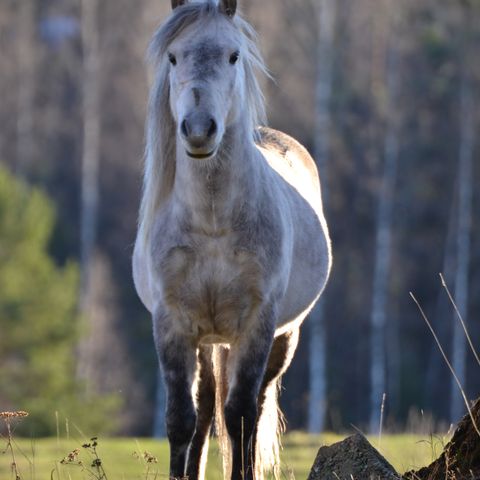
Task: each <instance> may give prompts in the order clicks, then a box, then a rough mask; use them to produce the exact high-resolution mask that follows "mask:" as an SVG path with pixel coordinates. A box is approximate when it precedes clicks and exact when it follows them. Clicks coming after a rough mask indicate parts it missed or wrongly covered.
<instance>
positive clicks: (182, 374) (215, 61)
mask: <svg viewBox="0 0 480 480" xmlns="http://www.w3.org/2000/svg"><path fill="white" fill-rule="evenodd" d="M236 7H237V5H236V1H234V0H219V1H218V3H216V2H214V1H212V0H206V1H204V2H198V1H197V2H190V3H188V2H186V1H181V0H172V12H171V13H170V15H169V17H168V18H167V19H166V20H165V22H164V23H163V24H162V25H161V26H160V27H159V29H158V30H157V31H156V33H155V34H154V36H153V39H152V41H151V45H150V50H149V52H150V60H151V63H152V67H153V71H154V77H153V80H154V81H153V85H152V87H151V91H150V97H149V104H148V113H147V122H146V148H145V166H144V184H143V193H142V199H141V205H140V212H139V224H138V231H137V238H136V241H135V247H134V252H133V277H134V283H135V287H136V290H137V293H138V295H139V297H140V299H141V300H142V302H143V304H144V305H145V307H146V308H147V309H148V310H149V311H150V312H151V315H152V321H153V337H154V342H155V347H156V350H157V354H158V359H159V364H160V369H161V372H162V374H163V378H164V382H165V386H166V390H167V402H166V415H165V418H166V429H167V437H168V441H169V445H170V477H171V478H175V479H177V478H185V477H188V478H189V479H190V480H197V479H203V478H204V476H205V461H206V452H207V448H208V441H209V436H210V431H211V429H212V428H213V425H214V424H215V425H216V426H215V430H216V433H217V434H218V435H219V437H220V439H219V440H220V444H221V445H223V449H222V457H223V460H224V474H225V477H226V478H230V479H231V480H240V479H247V480H251V479H256V480H261V479H262V478H264V474H265V472H267V471H272V470H273V472H274V474H275V476H276V477H277V478H278V474H279V448H280V447H279V431H281V430H282V424H283V420H282V416H281V413H280V412H279V409H278V400H277V393H278V392H277V388H278V385H279V381H280V378H281V376H282V374H283V373H284V372H285V370H286V368H287V367H288V365H289V364H290V361H291V359H292V356H293V353H294V351H295V348H296V346H297V342H298V332H299V327H300V324H301V323H302V321H303V320H304V319H305V317H306V315H307V314H308V313H309V311H310V309H311V308H312V307H313V305H314V304H315V302H316V301H317V299H318V298H319V296H320V294H321V292H322V291H323V289H324V286H325V284H326V282H327V279H328V276H329V272H330V266H331V248H330V240H329V236H328V229H327V224H326V221H325V217H324V214H323V208H322V200H321V192H320V180H319V176H318V172H317V169H316V166H315V163H314V161H313V159H312V158H311V156H310V155H309V154H308V152H307V151H306V150H305V148H304V147H302V146H301V145H300V144H299V143H298V142H297V141H296V140H294V139H293V138H291V137H290V136H288V135H287V134H285V133H282V132H279V131H276V130H273V129H270V128H267V127H265V126H264V125H265V124H266V118H265V102H264V97H263V95H262V91H261V89H260V86H259V81H258V79H257V74H267V75H268V71H267V70H266V67H265V65H264V62H263V60H262V57H261V55H260V53H259V51H258V48H257V46H256V34H255V32H254V30H253V28H252V27H251V26H250V25H249V24H248V23H247V22H246V21H245V20H243V19H242V18H241V16H240V15H239V14H238V13H237V12H236ZM214 417H216V418H217V421H216V423H215V422H214Z"/></svg>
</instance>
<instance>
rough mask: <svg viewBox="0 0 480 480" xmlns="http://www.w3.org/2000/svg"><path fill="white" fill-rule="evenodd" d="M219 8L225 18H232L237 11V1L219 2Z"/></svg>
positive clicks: (225, 0) (222, 0) (226, 0)
mask: <svg viewBox="0 0 480 480" xmlns="http://www.w3.org/2000/svg"><path fill="white" fill-rule="evenodd" d="M219 7H220V11H222V12H223V13H224V14H225V15H227V17H233V16H234V15H235V12H236V10H237V0H220V3H219Z"/></svg>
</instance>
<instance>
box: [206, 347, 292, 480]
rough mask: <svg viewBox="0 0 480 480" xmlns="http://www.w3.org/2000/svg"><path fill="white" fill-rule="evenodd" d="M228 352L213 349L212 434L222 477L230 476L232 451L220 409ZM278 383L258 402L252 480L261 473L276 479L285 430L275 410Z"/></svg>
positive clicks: (225, 390)
mask: <svg viewBox="0 0 480 480" xmlns="http://www.w3.org/2000/svg"><path fill="white" fill-rule="evenodd" d="M227 357H228V348H226V347H222V346H215V347H214V351H213V364H214V372H215V383H216V393H215V430H216V433H217V436H218V444H219V448H220V453H221V455H222V460H223V476H224V478H226V479H228V478H230V475H231V469H232V465H231V459H232V449H231V444H230V438H229V436H228V432H227V427H226V425H225V416H224V407H225V401H226V398H227V393H228V382H227V372H226V363H227ZM279 389H280V379H278V380H277V381H274V382H272V383H271V384H270V385H269V386H268V387H267V388H266V389H265V391H264V393H263V395H262V398H259V402H260V403H261V405H259V409H260V410H261V415H260V418H259V421H258V424H257V432H256V439H257V441H256V445H255V447H256V448H255V458H256V463H255V480H263V478H264V473H266V472H273V474H274V476H275V478H276V479H277V480H278V479H279V478H280V449H281V444H280V437H281V434H282V433H283V432H284V430H285V421H284V417H283V414H282V412H281V410H280V408H279V406H278V392H279Z"/></svg>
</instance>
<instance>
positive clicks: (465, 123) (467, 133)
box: [450, 6, 475, 422]
mask: <svg viewBox="0 0 480 480" xmlns="http://www.w3.org/2000/svg"><path fill="white" fill-rule="evenodd" d="M464 8H465V23H466V26H467V28H466V29H465V33H464V35H465V36H466V37H467V38H466V40H467V42H468V40H469V33H470V31H471V26H470V22H471V16H470V9H469V8H468V6H467V7H464ZM469 50H470V49H468V48H467V49H462V51H464V53H463V55H464V56H463V59H462V69H461V85H460V144H459V152H458V180H457V181H458V213H457V217H458V225H457V238H456V250H457V265H456V271H455V302H456V304H457V307H458V310H459V312H460V314H461V315H462V317H463V319H464V321H467V316H468V290H469V280H468V269H469V263H470V243H471V238H470V237H471V223H472V202H473V184H472V182H473V152H474V145H475V99H474V97H473V92H472V84H471V78H470V72H469V69H468V66H467V64H468V62H469V61H470V60H469V57H468V53H469ZM452 366H453V368H454V370H455V372H456V374H457V376H458V379H459V380H460V383H461V384H462V385H463V386H464V387H465V383H466V338H465V334H464V332H463V329H462V326H461V325H460V323H459V321H458V319H457V318H453V341H452ZM450 392H451V403H450V420H451V421H452V422H456V421H458V419H459V418H461V416H462V415H463V412H464V410H465V405H464V403H463V399H462V396H461V394H460V392H459V391H458V386H457V384H456V382H455V380H454V379H453V378H452V380H451V387H450Z"/></svg>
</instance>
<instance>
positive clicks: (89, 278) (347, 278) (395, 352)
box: [0, 0, 480, 436]
mask: <svg viewBox="0 0 480 480" xmlns="http://www.w3.org/2000/svg"><path fill="white" fill-rule="evenodd" d="M169 9H170V2H167V0H163V1H160V0H136V1H131V0H0V92H1V96H0V98H1V100H0V165H1V170H0V410H7V409H24V410H28V411H29V412H30V419H29V421H28V422H24V423H23V425H22V426H21V428H23V433H27V434H34V435H36V436H39V435H49V434H53V433H54V432H55V429H56V421H57V420H56V418H60V419H61V420H62V421H63V419H64V418H69V419H70V421H72V422H75V423H76V424H78V425H80V426H81V427H82V429H84V430H85V431H86V432H92V433H95V434H97V433H108V432H110V433H117V434H128V435H151V434H156V435H162V434H163V418H162V411H163V404H164V391H163V387H162V384H161V382H159V380H158V370H157V361H156V358H155V352H154V347H153V342H152V334H151V325H150V318H149V316H148V314H147V312H146V311H145V309H144V308H143V307H142V305H141V304H140V302H139V301H138V299H137V297H136V294H135V291H134V288H133V283H132V278H131V266H130V262H131V254H132V246H133V242H134V238H135V230H136V221H137V209H138V204H139V196H140V192H141V175H142V150H143V144H144V118H145V111H146V103H147V96H148V85H149V80H150V78H151V72H150V73H149V70H148V68H147V66H146V61H145V58H146V55H145V52H146V49H147V45H148V41H149V39H150V37H151V36H152V34H153V32H154V30H155V28H156V26H157V25H158V24H159V22H160V21H161V20H162V19H163V18H165V17H166V15H167V14H168V12H169ZM240 9H241V11H242V12H243V14H244V15H245V16H246V18H247V19H248V20H250V21H251V22H252V23H253V25H254V26H255V28H256V29H257V31H258V34H259V42H260V46H261V50H262V52H263V53H264V56H265V59H266V63H267V65H268V66H269V69H270V72H271V73H272V76H273V78H274V81H264V82H263V85H264V91H265V94H266V99H267V106H268V114H269V123H270V125H271V126H272V127H274V128H277V129H280V130H283V131H285V132H287V133H289V134H291V135H292V136H294V137H295V138H297V139H298V140H299V141H300V142H302V143H303V144H304V145H305V146H306V147H307V148H308V149H309V150H310V151H311V152H312V154H314V156H315V158H316V160H317V164H318V167H319V170H320V173H321V177H322V188H323V195H324V201H325V210H326V217H327V221H328V223H329V226H330V233H331V236H332V241H333V251H334V267H333V271H332V275H331V278H330V282H329V284H328V287H327V289H326V291H325V292H324V294H323V297H322V300H321V302H320V303H319V305H318V307H317V308H315V310H314V311H313V312H312V314H311V315H310V317H309V319H308V320H307V322H306V324H305V325H304V327H303V332H302V336H301V341H300V345H299V347H298V351H297V354H296V357H295V359H294V362H293V364H292V366H291V368H290V370H289V371H288V373H287V374H286V375H285V378H284V382H283V392H282V407H283V410H284V412H285V414H286V417H287V420H288V426H289V428H290V429H308V430H310V431H312V432H318V431H322V430H324V429H331V430H336V431H340V430H344V429H348V428H350V427H351V425H355V426H357V427H359V428H362V429H365V430H370V431H375V429H376V428H378V422H379V417H380V405H381V403H382V397H383V394H385V422H386V425H387V427H389V428H390V429H392V430H393V429H403V428H405V427H408V426H412V425H415V424H416V423H418V421H419V419H421V421H427V420H428V421H431V422H432V428H435V426H434V425H436V426H437V428H442V427H441V425H448V423H449V422H450V421H455V420H457V419H459V418H460V416H461V415H462V413H463V411H464V409H465V406H464V405H463V404H462V400H461V397H460V395H459V393H458V390H457V387H456V385H454V384H453V381H452V376H451V374H450V373H449V371H448V369H447V367H446V366H445V365H444V363H443V361H442V359H441V357H440V354H439V353H438V351H437V349H436V346H435V344H434V341H433V338H432V336H431V334H430V333H429V332H428V330H427V328H426V326H425V324H424V323H423V320H422V318H421V317H420V315H419V313H418V310H417V309H416V307H415V304H414V303H413V301H412V299H411V298H410V296H409V292H410V291H412V292H414V293H415V295H416V296H417V297H418V298H419V300H420V301H421V303H422V305H423V307H424V308H425V311H426V312H427V315H428V316H429V318H430V319H431V321H432V323H433V325H434V328H435V329H436V331H437V333H438V336H439V338H440V340H441V343H442V344H443V346H444V348H445V349H446V351H447V354H448V356H449V357H450V358H451V359H452V362H453V365H454V367H455V370H456V371H457V374H458V376H459V378H460V380H461V382H462V384H463V386H464V388H465V390H466V394H467V397H468V398H470V399H472V398H474V397H476V396H478V394H479V392H480V374H479V372H478V366H476V364H475V361H474V358H473V356H471V355H469V354H468V352H467V350H466V342H465V337H464V336H463V334H462V330H461V327H459V323H458V320H457V319H456V318H455V315H454V312H453V309H452V306H451V304H450V303H449V301H448V298H447V296H446V292H445V289H444V288H443V287H442V285H441V282H440V279H439V277H438V273H439V272H443V274H444V275H445V278H446V281H447V284H448V285H449V286H450V288H451V290H452V293H453V295H454V297H455V300H456V302H457V305H458V308H459V310H460V312H461V313H462V315H463V316H464V319H465V321H466V323H467V325H468V328H469V329H470V332H471V335H472V340H473V343H474V345H476V346H478V345H479V344H480V295H479V292H480V224H479V222H478V218H479V215H480V198H479V189H478V188H475V186H478V185H479V181H480V168H479V167H480V162H478V158H479V153H480V145H479V142H477V135H476V134H477V132H478V129H479V125H480V124H479V120H480V118H479V113H480V108H479V106H480V88H479V87H480V58H479V52H480V1H478V0H470V1H468V0H463V1H459V0H440V1H438V0H420V1H413V0H402V1H398V0H337V1H335V0H263V1H262V2H254V1H253V0H242V1H240ZM305 255H308V252H305Z"/></svg>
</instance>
